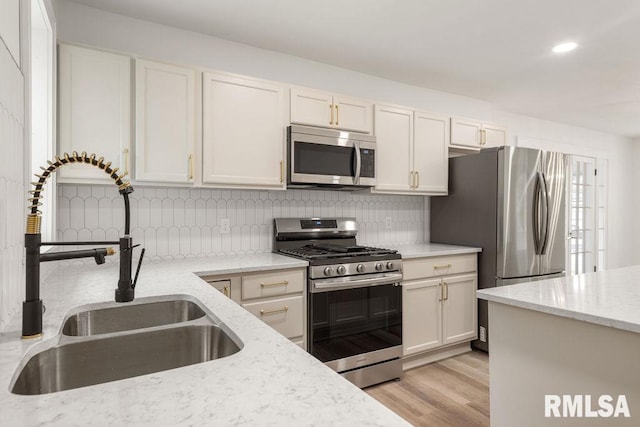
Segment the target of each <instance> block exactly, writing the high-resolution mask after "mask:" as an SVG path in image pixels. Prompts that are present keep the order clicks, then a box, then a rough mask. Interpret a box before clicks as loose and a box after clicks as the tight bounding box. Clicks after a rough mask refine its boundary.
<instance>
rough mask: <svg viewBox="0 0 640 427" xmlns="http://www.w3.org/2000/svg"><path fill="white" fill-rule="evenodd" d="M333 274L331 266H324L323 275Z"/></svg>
mask: <svg viewBox="0 0 640 427" xmlns="http://www.w3.org/2000/svg"><path fill="white" fill-rule="evenodd" d="M332 274H333V268H331V267H325V268H324V275H325V276H331V275H332Z"/></svg>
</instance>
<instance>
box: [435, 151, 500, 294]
mask: <svg viewBox="0 0 640 427" xmlns="http://www.w3.org/2000/svg"><path fill="white" fill-rule="evenodd" d="M497 153H498V151H497V150H487V151H483V152H481V153H479V154H471V155H468V156H460V157H454V158H451V159H449V195H448V196H445V197H439V196H434V197H432V198H431V210H430V219H431V224H430V226H431V229H430V235H431V242H433V243H449V244H453V245H465V246H476V247H481V248H482V252H481V253H480V254H478V288H480V289H484V288H490V287H494V286H495V278H496V250H497V243H496V235H497V222H496V218H497V197H498V195H497V194H498V191H497V185H498V184H497V182H498V156H497Z"/></svg>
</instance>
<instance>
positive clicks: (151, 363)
mask: <svg viewBox="0 0 640 427" xmlns="http://www.w3.org/2000/svg"><path fill="white" fill-rule="evenodd" d="M238 351H240V346H239V345H238V344H237V343H236V342H235V340H234V339H233V338H231V336H230V335H229V334H228V333H227V332H225V331H224V330H223V329H222V328H220V327H218V326H197V325H191V326H177V327H170V328H164V329H158V330H146V331H144V332H137V333H127V334H118V335H112V336H108V337H105V338H97V339H89V340H80V341H77V342H67V343H64V344H58V345H55V346H53V347H51V348H49V349H47V350H44V351H42V352H40V353H37V354H36V355H35V356H33V357H32V358H31V359H29V361H28V362H27V364H26V365H25V366H24V368H23V369H22V371H21V372H20V374H19V375H18V377H17V379H16V381H15V383H14V384H13V387H12V389H11V392H12V393H15V394H23V395H32V394H45V393H53V392H56V391H62V390H69V389H72V388H78V387H85V386H89V385H94V384H101V383H106V382H109V381H115V380H121V379H124V378H131V377H137V376H139V375H145V374H151V373H153V372H159V371H165V370H168V369H173V368H179V367H182V366H187V365H193V364H196V363H202V362H208V361H210V360H214V359H219V358H222V357H226V356H230V355H232V354H235V353H237V352H238Z"/></svg>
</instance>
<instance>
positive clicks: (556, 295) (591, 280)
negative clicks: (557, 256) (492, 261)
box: [477, 266, 640, 333]
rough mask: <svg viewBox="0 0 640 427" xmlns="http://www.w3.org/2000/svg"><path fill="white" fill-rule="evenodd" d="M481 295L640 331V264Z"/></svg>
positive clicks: (520, 305) (517, 304)
mask: <svg viewBox="0 0 640 427" xmlns="http://www.w3.org/2000/svg"><path fill="white" fill-rule="evenodd" d="M477 295H478V298H480V299H484V300H488V301H493V302H498V303H502V304H507V305H512V306H516V307H521V308H526V309H529V310H535V311H540V312H543V313H549V314H554V315H557V316H563V317H568V318H571V319H577V320H582V321H585V322H590V323H594V324H598V325H602V326H609V327H612V328H617V329H622V330H625V331H631V332H637V333H640V266H633V267H625V268H619V269H613V270H604V271H600V272H597V273H587V274H580V275H576V276H570V277H562V278H556V279H548V280H541V281H538V282H530V283H520V284H517V285H510V286H502V287H497V288H490V289H482V290H478V291H477Z"/></svg>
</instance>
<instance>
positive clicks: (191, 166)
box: [188, 154, 193, 181]
mask: <svg viewBox="0 0 640 427" xmlns="http://www.w3.org/2000/svg"><path fill="white" fill-rule="evenodd" d="M188 161H189V181H192V180H193V154H189V159H188Z"/></svg>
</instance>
